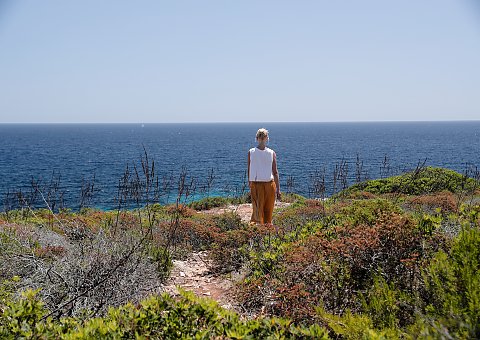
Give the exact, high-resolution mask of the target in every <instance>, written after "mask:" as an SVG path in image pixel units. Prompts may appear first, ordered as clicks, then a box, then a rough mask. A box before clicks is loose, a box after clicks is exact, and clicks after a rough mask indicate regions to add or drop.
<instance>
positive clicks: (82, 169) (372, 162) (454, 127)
mask: <svg viewBox="0 0 480 340" xmlns="http://www.w3.org/2000/svg"><path fill="white" fill-rule="evenodd" d="M260 127H266V128H267V129H269V130H270V142H269V147H270V148H272V149H274V150H275V151H276V153H277V158H278V169H279V173H280V182H281V186H282V190H283V191H285V190H287V187H286V180H287V178H288V177H291V178H293V179H294V186H293V187H291V188H290V189H293V190H294V191H295V192H298V193H301V194H304V195H306V196H308V195H309V186H310V185H311V180H310V178H311V175H312V173H314V172H315V171H316V170H317V171H320V172H322V171H323V170H325V173H326V180H327V191H329V192H331V191H332V177H333V169H334V168H335V165H336V164H337V165H338V164H339V162H341V160H342V159H343V160H345V161H346V162H347V164H348V173H349V175H348V177H349V183H353V181H354V180H355V162H356V157H357V155H358V156H359V157H360V159H361V161H362V162H363V175H362V176H364V177H365V176H366V177H368V178H378V177H380V176H382V175H383V176H384V175H385V174H384V172H385V168H383V170H382V162H383V161H384V159H385V156H387V158H388V163H389V167H390V170H389V171H390V173H391V174H395V173H399V172H401V171H404V170H408V169H412V168H415V166H416V165H417V164H418V163H419V162H423V160H425V159H426V162H427V165H432V166H440V167H446V168H450V169H453V170H457V171H463V170H464V169H465V164H466V163H469V164H473V165H479V166H480V121H473V122H472V121H469V122H460V121H459V122H391V123H390V122H389V123H383V122H382V123H380V122H379V123H265V124H258V123H215V124H145V125H142V124H0V155H1V156H0V199H1V200H2V202H6V197H7V192H16V191H18V190H22V191H24V192H27V191H28V190H29V188H30V187H31V185H30V183H31V179H32V178H33V179H35V180H40V183H41V185H40V187H41V186H42V183H43V185H44V186H47V184H48V183H49V181H50V179H51V177H52V173H53V172H55V174H56V175H55V176H58V175H60V187H59V189H58V191H61V192H62V193H63V200H64V201H65V205H66V206H69V207H72V208H73V209H75V207H76V206H77V205H78V204H79V200H80V189H81V183H82V180H83V179H85V180H88V179H91V178H92V177H93V174H95V194H94V196H93V200H92V204H93V205H94V206H96V207H99V208H104V209H109V208H114V207H115V195H116V193H117V183H118V181H119V179H120V177H121V175H122V174H123V172H124V170H125V167H126V165H127V164H128V165H129V166H130V167H131V166H132V165H133V164H137V165H138V164H139V161H140V157H141V155H142V154H143V147H145V149H146V150H147V152H148V154H149V156H150V158H152V159H154V160H155V162H156V172H157V174H158V175H159V177H160V178H162V177H165V178H166V177H168V176H173V178H174V181H176V180H177V178H178V176H179V175H180V172H181V169H182V167H184V168H185V169H186V171H187V174H188V176H189V178H190V179H194V180H195V181H196V182H197V183H198V185H197V190H196V195H195V198H198V197H200V196H202V195H206V193H203V192H202V191H201V190H200V189H199V188H201V186H202V183H205V181H206V178H207V175H208V173H209V171H210V169H213V173H214V176H215V179H214V181H213V183H212V190H211V191H210V193H209V194H210V195H223V196H225V195H232V194H234V193H235V192H238V191H241V187H242V182H243V180H244V175H245V171H246V166H247V151H248V149H249V148H250V147H252V146H255V133H256V131H257V129H258V128H260ZM382 171H383V174H382ZM45 188H46V187H45ZM45 190H46V189H45ZM192 197H193V196H192ZM1 208H2V207H0V209H1Z"/></svg>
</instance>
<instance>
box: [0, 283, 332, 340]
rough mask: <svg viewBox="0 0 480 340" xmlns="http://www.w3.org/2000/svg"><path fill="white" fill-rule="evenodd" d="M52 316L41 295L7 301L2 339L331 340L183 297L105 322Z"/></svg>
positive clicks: (121, 311) (124, 311) (117, 312)
mask: <svg viewBox="0 0 480 340" xmlns="http://www.w3.org/2000/svg"><path fill="white" fill-rule="evenodd" d="M47 313H48V311H47V310H46V309H45V308H44V306H43V304H42V303H41V301H39V300H38V299H37V298H36V296H35V292H33V291H29V292H26V293H24V295H23V297H22V298H21V299H18V300H14V301H9V302H7V304H6V306H5V308H4V310H3V313H2V314H1V315H0V337H1V338H2V339H17V338H32V339H43V338H45V339H47V338H69V339H133V338H148V339H179V338H182V339H211V338H215V339H267V338H275V339H278V338H285V339H297V338H298V339H328V334H327V331H326V330H325V329H323V328H322V327H320V326H318V325H312V326H310V327H305V326H300V325H295V324H293V323H292V322H291V321H289V320H285V319H279V318H258V319H254V320H242V319H240V317H239V316H238V315H237V314H235V313H233V312H230V311H227V310H225V309H222V308H221V307H219V306H218V305H217V304H216V303H215V302H213V301H211V300H205V299H199V298H196V297H195V296H194V295H193V294H192V293H186V292H182V294H181V297H180V298H179V299H178V300H174V299H172V298H171V297H169V296H168V295H162V296H152V297H150V298H148V299H147V300H144V301H142V302H141V303H140V304H138V305H137V306H135V305H133V304H131V303H128V304H126V305H124V306H121V307H118V308H111V309H110V310H109V311H108V314H107V315H105V316H104V317H101V318H92V319H89V320H87V321H81V320H78V319H75V318H72V317H69V318H62V319H60V320H53V319H52V318H51V317H48V318H46V319H44V317H45V316H46V315H47Z"/></svg>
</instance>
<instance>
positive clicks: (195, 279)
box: [164, 202, 290, 310]
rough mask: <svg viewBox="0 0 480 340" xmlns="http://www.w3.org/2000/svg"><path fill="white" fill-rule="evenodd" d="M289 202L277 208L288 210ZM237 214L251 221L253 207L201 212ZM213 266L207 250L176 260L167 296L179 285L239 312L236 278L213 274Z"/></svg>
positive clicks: (235, 206)
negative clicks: (236, 297)
mask: <svg viewBox="0 0 480 340" xmlns="http://www.w3.org/2000/svg"><path fill="white" fill-rule="evenodd" d="M288 205H290V203H284V202H275V208H276V209H279V208H280V209H281V208H285V207H287V206H288ZM225 212H236V213H237V214H238V215H239V216H240V217H241V219H242V221H245V222H249V221H250V217H251V215H252V205H251V204H239V205H229V206H227V207H223V208H213V209H210V210H204V211H200V212H199V213H203V214H223V213H225ZM210 267H211V263H210V260H209V259H208V251H200V252H192V253H190V254H189V255H188V257H187V258H186V259H185V260H174V261H173V269H172V273H171V275H170V278H169V279H168V280H167V282H166V285H165V286H164V289H165V291H166V292H167V293H170V294H172V295H177V294H178V290H177V286H178V287H181V288H182V289H184V290H187V291H191V292H193V293H195V294H196V295H197V296H200V297H202V296H203V297H205V296H207V297H210V298H212V299H214V300H215V301H217V302H218V303H219V304H220V306H222V307H224V308H227V309H234V310H235V309H238V308H237V307H238V306H236V304H235V300H234V297H233V295H232V292H233V288H234V286H235V281H234V279H231V278H227V277H225V276H219V275H214V274H212V273H211V272H210Z"/></svg>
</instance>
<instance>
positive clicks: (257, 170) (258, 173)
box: [248, 147, 273, 182]
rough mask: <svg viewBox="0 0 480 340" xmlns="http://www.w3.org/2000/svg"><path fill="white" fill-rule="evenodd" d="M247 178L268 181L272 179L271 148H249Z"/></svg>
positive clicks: (253, 180) (254, 180)
mask: <svg viewBox="0 0 480 340" xmlns="http://www.w3.org/2000/svg"><path fill="white" fill-rule="evenodd" d="M248 152H249V153H250V173H249V180H250V181H252V182H270V181H271V180H273V173H272V164H273V150H272V149H269V148H267V147H265V150H260V149H259V148H251V149H250V150H249V151H248Z"/></svg>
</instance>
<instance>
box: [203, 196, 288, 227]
mask: <svg viewBox="0 0 480 340" xmlns="http://www.w3.org/2000/svg"><path fill="white" fill-rule="evenodd" d="M289 205H290V203H285V202H279V201H276V202H275V209H281V208H285V207H288V206H289ZM231 211H234V212H236V213H237V214H238V215H239V216H240V217H241V218H242V221H244V222H250V217H251V216H252V205H251V204H250V203H246V204H238V205H229V206H227V207H224V208H213V209H210V210H205V211H200V212H199V213H203V214H223V213H225V212H231Z"/></svg>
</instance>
